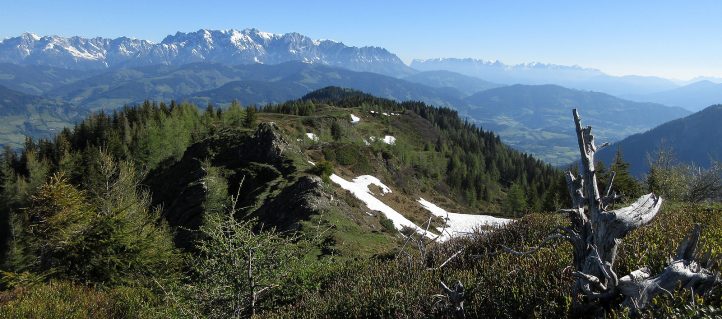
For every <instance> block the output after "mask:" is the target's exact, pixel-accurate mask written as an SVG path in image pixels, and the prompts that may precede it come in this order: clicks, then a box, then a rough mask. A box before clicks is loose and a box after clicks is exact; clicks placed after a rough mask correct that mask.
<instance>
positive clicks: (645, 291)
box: [512, 109, 720, 315]
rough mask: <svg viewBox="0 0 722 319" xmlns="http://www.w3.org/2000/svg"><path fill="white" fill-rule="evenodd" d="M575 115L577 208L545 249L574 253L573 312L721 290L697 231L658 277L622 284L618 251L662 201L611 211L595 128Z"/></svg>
mask: <svg viewBox="0 0 722 319" xmlns="http://www.w3.org/2000/svg"><path fill="white" fill-rule="evenodd" d="M573 115H574V122H575V126H576V133H577V140H578V143H579V152H580V155H581V171H580V173H579V176H574V175H573V174H572V173H571V172H567V173H566V180H567V187H568V190H569V195H570V196H571V198H572V204H573V206H572V208H571V209H565V210H564V212H565V213H566V214H568V216H569V219H570V220H571V227H559V228H557V229H556V230H555V232H554V233H553V234H551V235H550V236H549V237H547V238H546V239H545V240H544V241H543V242H542V244H544V243H546V242H548V241H550V240H553V239H564V240H567V241H568V242H570V243H571V245H572V247H573V253H574V259H573V267H574V269H575V271H574V273H573V274H574V277H575V278H576V279H575V282H574V286H573V296H574V298H575V307H574V308H575V309H574V311H575V312H576V313H577V314H587V315H589V314H594V313H599V311H600V310H602V309H604V308H608V307H610V306H613V303H614V302H618V300H620V299H619V298H618V297H620V296H621V297H622V300H623V302H622V305H623V306H625V307H628V308H629V309H630V310H631V311H632V312H633V313H637V312H638V311H639V310H641V309H643V308H645V307H646V306H647V305H648V304H649V302H650V301H651V300H652V298H654V296H656V295H659V294H671V292H672V291H674V290H676V289H677V288H679V287H682V288H687V289H691V290H692V291H693V292H694V293H695V294H704V293H706V292H708V291H709V290H710V289H711V288H712V287H713V286H715V285H717V284H719V282H720V280H719V275H718V274H715V273H713V272H712V271H710V270H709V267H710V266H711V265H710V264H709V260H710V259H709V256H706V257H703V258H699V257H698V256H697V254H696V248H697V243H698V241H699V236H700V226H699V225H696V226H695V227H694V228H693V229H692V230H691V232H690V234H689V235H688V236H687V238H686V239H685V240H684V241H683V242H682V243H681V244H680V246H679V249H678V251H677V255H676V258H675V259H674V260H672V261H670V263H669V265H668V266H667V267H666V268H665V269H664V270H663V271H662V272H661V273H660V274H658V275H656V276H652V274H650V271H649V270H648V269H647V268H641V269H639V270H636V271H633V272H631V273H630V274H628V275H626V276H624V277H621V278H620V277H619V276H618V275H617V273H616V272H615V270H614V262H615V258H616V257H617V246H618V245H619V244H620V243H621V242H622V239H623V238H624V237H625V236H626V235H627V233H629V232H630V231H632V230H634V229H636V228H639V227H641V226H644V225H646V224H648V223H649V222H650V221H652V219H653V218H654V217H655V216H656V215H657V212H658V211H659V208H660V206H661V204H662V198H660V197H658V196H656V195H655V194H651V193H650V194H647V195H644V196H642V197H640V198H639V199H638V200H637V201H636V202H634V203H633V204H632V205H630V206H628V207H623V208H620V209H615V210H607V208H608V207H610V204H612V203H613V202H614V201H615V200H616V199H617V198H618V196H617V195H616V193H614V192H612V183H613V180H614V175H612V179H611V180H610V182H609V186H608V187H607V189H606V190H605V192H604V193H601V192H600V191H599V188H598V187H597V177H596V173H595V167H594V154H595V153H596V151H597V147H596V145H595V144H594V136H593V135H592V128H591V126H587V127H583V126H582V123H581V119H580V117H579V113H578V112H577V110H576V109H574V110H573ZM535 250H536V249H532V250H531V251H529V252H533V251H535ZM512 252H513V251H512ZM529 252H527V253H529ZM514 253H517V252H514ZM517 254H525V253H517Z"/></svg>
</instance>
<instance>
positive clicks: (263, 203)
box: [146, 123, 331, 247]
mask: <svg viewBox="0 0 722 319" xmlns="http://www.w3.org/2000/svg"><path fill="white" fill-rule="evenodd" d="M289 152H291V145H290V144H289V143H288V142H287V141H286V139H285V138H284V136H283V134H282V133H281V131H280V130H279V128H278V126H277V125H275V124H274V123H261V124H259V125H258V128H257V129H256V130H255V131H254V132H252V133H249V132H248V131H243V130H240V129H229V130H223V131H220V132H217V133H215V134H213V135H212V136H210V137H208V138H206V139H204V140H203V141H200V142H198V143H196V144H193V145H191V146H190V147H188V149H187V150H186V152H185V153H184V154H183V157H182V158H181V159H180V160H178V161H173V160H167V162H165V163H163V164H161V165H160V167H159V168H157V169H155V170H154V171H152V172H151V173H150V174H149V176H148V177H147V178H146V185H148V186H149V188H150V191H151V192H152V194H153V204H154V205H156V206H159V207H161V208H162V214H163V217H164V218H165V220H167V221H168V224H169V225H170V226H171V227H174V228H175V229H176V230H177V232H176V233H177V235H176V243H177V244H178V245H179V246H181V247H189V244H190V241H191V240H192V233H193V232H192V231H193V230H195V229H198V227H199V226H200V225H201V224H202V223H203V213H204V209H203V206H204V202H205V200H206V195H207V192H208V190H207V189H206V186H205V185H204V183H203V179H204V177H206V175H207V172H206V170H205V168H204V167H203V162H204V161H207V162H208V163H209V164H210V165H211V166H213V167H217V168H219V169H220V170H221V171H222V172H223V173H222V174H223V176H224V178H225V179H226V181H227V183H228V191H229V193H232V194H236V193H238V194H239V195H240V200H239V206H240V207H251V209H252V210H254V211H253V213H252V214H251V215H252V216H256V217H258V218H259V219H261V220H262V221H263V222H264V223H266V224H271V225H273V226H277V227H279V228H288V227H293V226H294V225H296V223H297V221H298V220H300V219H303V218H307V217H308V216H310V215H311V214H314V213H317V212H319V211H320V210H321V209H322V207H325V206H328V205H329V202H330V200H331V196H330V195H329V194H327V193H326V192H325V191H323V183H322V182H321V180H320V179H319V178H317V177H309V176H298V174H297V173H298V172H297V169H296V167H295V166H294V165H293V162H292V161H291V160H290V159H289V158H288V156H287V154H288V153H289ZM239 187H240V190H239ZM239 217H240V216H239Z"/></svg>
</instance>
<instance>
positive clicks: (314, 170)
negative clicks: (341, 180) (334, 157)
mask: <svg viewBox="0 0 722 319" xmlns="http://www.w3.org/2000/svg"><path fill="white" fill-rule="evenodd" d="M309 172H310V173H311V174H314V175H318V176H320V177H321V179H323V181H324V182H326V183H328V182H330V179H329V176H331V174H333V163H331V162H329V161H322V162H320V163H317V164H316V166H313V167H311V169H310V170H309Z"/></svg>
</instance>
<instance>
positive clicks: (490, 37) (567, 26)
mask: <svg viewBox="0 0 722 319" xmlns="http://www.w3.org/2000/svg"><path fill="white" fill-rule="evenodd" d="M248 27H255V28H258V29H260V30H263V31H269V32H275V33H285V32H291V31H295V32H299V33H302V34H305V35H308V36H310V37H312V38H316V39H319V38H321V39H332V40H337V41H342V42H344V43H346V44H348V45H355V46H363V45H374V46H381V47H385V48H387V49H389V50H390V51H392V52H394V53H396V54H397V55H398V56H399V57H401V58H402V59H403V60H404V61H405V62H407V63H408V62H410V61H411V59H414V58H434V57H472V58H481V59H485V60H497V59H498V60H500V61H502V62H505V63H511V64H514V63H523V62H534V61H537V62H545V63H556V64H565V65H574V64H576V65H581V66H585V67H594V68H598V69H601V70H603V71H605V72H607V73H610V74H615V75H625V74H638V75H658V76H664V77H671V78H678V79H688V78H691V77H695V76H700V75H704V76H717V77H722V1H706V0H701V1H696V0H695V1H583V0H577V1H512V0H508V1H426V0H417V1H392V0H386V1H376V0H367V1H357V2H353V3H352V2H351V1H314V0H306V1H273V0H265V1H215V0H205V1H198V0H196V1H180V0H179V1H166V0H144V1H136V0H125V1H118V0H115V1H106V0H95V1H75V0H68V1H57V0H44V1H40V0H23V1H18V0H14V1H7V0H0V38H7V37H11V36H16V35H18V34H20V33H22V32H34V33H37V34H40V35H49V34H57V35H62V36H70V35H81V36H103V37H118V36H122V35H125V36H129V37H134V38H142V39H148V40H152V41H160V40H162V39H163V37H165V36H166V35H168V34H171V33H175V32H176V31H195V30H198V29H201V28H206V29H230V28H234V29H244V28H248Z"/></svg>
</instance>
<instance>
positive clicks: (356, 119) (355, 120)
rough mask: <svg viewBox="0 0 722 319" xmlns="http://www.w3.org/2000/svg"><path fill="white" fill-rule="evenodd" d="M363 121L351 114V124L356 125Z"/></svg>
mask: <svg viewBox="0 0 722 319" xmlns="http://www.w3.org/2000/svg"><path fill="white" fill-rule="evenodd" d="M360 121H361V118H359V117H358V116H356V115H353V114H351V123H353V124H356V123H358V122H360Z"/></svg>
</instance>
